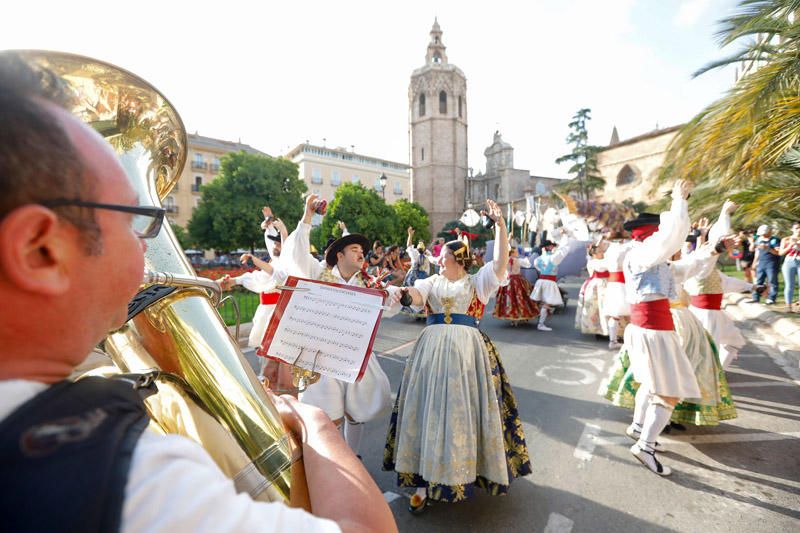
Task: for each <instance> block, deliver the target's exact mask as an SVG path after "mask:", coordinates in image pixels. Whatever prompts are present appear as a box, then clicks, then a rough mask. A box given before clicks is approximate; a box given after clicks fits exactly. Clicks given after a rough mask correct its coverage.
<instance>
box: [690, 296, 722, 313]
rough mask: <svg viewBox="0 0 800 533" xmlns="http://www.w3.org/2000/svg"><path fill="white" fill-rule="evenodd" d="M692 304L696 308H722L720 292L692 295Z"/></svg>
mask: <svg viewBox="0 0 800 533" xmlns="http://www.w3.org/2000/svg"><path fill="white" fill-rule="evenodd" d="M692 306H694V307H697V308H698V309H716V310H719V309H722V293H718V294H699V295H697V296H692Z"/></svg>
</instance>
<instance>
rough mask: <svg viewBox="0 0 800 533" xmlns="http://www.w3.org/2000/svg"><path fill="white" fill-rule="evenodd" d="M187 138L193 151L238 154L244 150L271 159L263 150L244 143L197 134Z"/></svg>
mask: <svg viewBox="0 0 800 533" xmlns="http://www.w3.org/2000/svg"><path fill="white" fill-rule="evenodd" d="M186 137H187V139H188V141H189V147H190V148H193V149H196V148H206V149H212V150H221V151H224V152H238V151H240V150H244V151H245V152H247V153H250V154H258V155H264V156H267V157H270V155H269V154H267V153H265V152H262V151H261V150H256V149H255V148H253V147H252V146H250V145H249V144H244V143H242V142H234V141H225V140H222V139H214V138H213V137H205V136H203V135H198V134H196V133H189V134H187V135H186Z"/></svg>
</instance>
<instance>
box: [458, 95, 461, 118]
mask: <svg viewBox="0 0 800 533" xmlns="http://www.w3.org/2000/svg"><path fill="white" fill-rule="evenodd" d="M458 118H461V97H460V96H459V97H458Z"/></svg>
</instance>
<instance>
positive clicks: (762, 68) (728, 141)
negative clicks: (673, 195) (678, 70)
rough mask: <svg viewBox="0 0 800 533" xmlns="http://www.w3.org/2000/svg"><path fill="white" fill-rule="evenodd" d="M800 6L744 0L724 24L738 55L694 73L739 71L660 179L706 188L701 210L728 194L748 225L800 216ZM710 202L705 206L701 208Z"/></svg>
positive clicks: (678, 146) (676, 143)
mask: <svg viewBox="0 0 800 533" xmlns="http://www.w3.org/2000/svg"><path fill="white" fill-rule="evenodd" d="M798 13H800V1H798V0H742V1H741V2H740V3H739V5H738V7H737V10H736V12H735V13H733V14H732V15H730V16H728V17H726V18H725V19H723V20H722V21H721V25H722V27H721V29H720V31H719V32H718V34H717V37H718V38H719V40H720V42H721V45H722V46H728V45H733V44H736V45H738V46H739V49H738V51H737V52H736V53H735V54H733V55H731V56H729V57H727V58H724V59H721V60H719V61H715V62H713V63H711V64H709V65H707V66H705V67H703V68H702V69H700V70H699V71H698V72H696V73H695V76H699V75H701V74H703V73H704V72H707V71H709V70H712V69H716V68H719V67H722V66H725V65H736V66H738V67H742V68H743V69H744V70H743V73H742V75H741V76H740V77H739V79H738V81H737V82H736V84H735V85H734V86H733V87H732V88H731V89H730V90H729V91H728V92H727V93H726V94H725V95H724V96H722V97H721V98H720V99H718V100H717V101H715V102H713V103H712V104H710V105H709V106H708V107H706V108H705V109H704V110H703V111H701V112H700V113H699V114H698V115H697V116H695V117H694V118H693V119H692V120H690V121H689V122H688V123H687V124H686V125H685V126H684V127H683V128H682V129H681V130H680V132H679V133H678V135H677V136H676V137H675V139H674V140H673V142H672V145H671V146H670V150H669V153H668V155H667V159H666V161H665V166H664V170H663V172H662V174H661V181H662V182H663V181H668V180H671V179H674V178H675V177H682V178H685V179H689V180H690V181H693V182H695V183H698V184H702V185H703V186H702V187H698V188H701V189H702V192H704V194H696V195H693V197H692V200H691V204H692V206H693V207H695V208H698V211H700V212H701V213H703V208H704V211H705V212H708V211H709V210H711V211H716V210H718V209H719V206H720V204H721V203H722V202H723V201H724V200H725V198H726V197H727V196H729V195H731V196H732V198H733V199H734V201H736V202H737V203H739V204H741V205H742V208H741V209H740V210H739V211H738V213H739V214H740V215H743V216H744V218H745V219H746V220H749V221H755V220H759V219H762V218H764V217H771V218H772V217H775V218H778V219H781V218H782V219H784V220H788V219H795V220H796V219H798V218H800V202H797V201H796V200H797V198H798V193H799V192H800V152H799V151H798V149H799V148H800V17H799V16H798ZM703 202H705V203H703Z"/></svg>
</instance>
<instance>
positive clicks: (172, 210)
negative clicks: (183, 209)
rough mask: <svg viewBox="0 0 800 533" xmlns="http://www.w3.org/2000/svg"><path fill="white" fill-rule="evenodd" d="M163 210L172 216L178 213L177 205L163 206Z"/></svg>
mask: <svg viewBox="0 0 800 533" xmlns="http://www.w3.org/2000/svg"><path fill="white" fill-rule="evenodd" d="M164 209H166V210H167V213H173V214H174V213H177V212H178V206H177V205H165V206H164Z"/></svg>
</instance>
